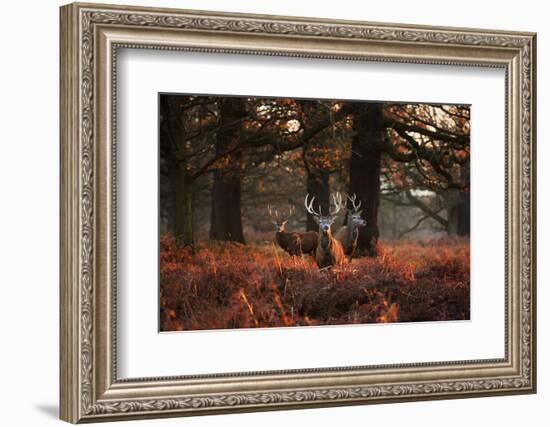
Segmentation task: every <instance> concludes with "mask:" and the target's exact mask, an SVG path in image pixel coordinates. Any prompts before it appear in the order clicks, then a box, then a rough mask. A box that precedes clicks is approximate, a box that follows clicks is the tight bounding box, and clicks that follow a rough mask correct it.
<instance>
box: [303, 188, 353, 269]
mask: <svg viewBox="0 0 550 427" xmlns="http://www.w3.org/2000/svg"><path fill="white" fill-rule="evenodd" d="M308 198H309V194H308V195H306V198H305V201H304V205H305V207H306V210H307V212H308V213H309V214H310V215H312V216H313V219H314V220H315V222H316V223H317V224H318V225H319V238H318V241H317V249H315V262H316V263H317V266H318V267H319V268H328V267H331V266H334V265H341V264H344V263H345V262H346V256H345V254H344V247H343V246H342V243H341V242H340V241H339V240H336V239H335V238H334V236H333V235H332V231H331V227H332V224H333V223H334V220H335V219H336V216H337V215H338V212H340V210H341V209H342V197H341V196H340V193H336V195H332V199H333V202H334V208H333V209H330V210H329V213H328V215H323V214H322V212H321V206H320V205H319V210H318V211H315V209H314V208H313V202H314V201H315V197H313V198H312V199H311V200H310V201H309V202H308Z"/></svg>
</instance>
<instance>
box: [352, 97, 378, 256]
mask: <svg viewBox="0 0 550 427" xmlns="http://www.w3.org/2000/svg"><path fill="white" fill-rule="evenodd" d="M354 110H355V111H354V118H353V131H354V135H353V140H352V146H351V158H350V163H349V193H350V194H357V197H358V199H359V200H361V202H362V209H363V218H364V219H365V220H366V221H367V225H366V227H362V228H360V229H359V239H358V244H357V249H358V252H359V253H364V254H367V255H369V256H376V255H377V242H378V237H379V234H380V233H379V230H378V207H379V205H380V160H381V156H382V145H383V138H384V128H383V112H382V104H377V103H372V104H367V105H358V106H357V107H356V108H355V109H354Z"/></svg>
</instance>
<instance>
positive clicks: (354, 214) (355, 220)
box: [346, 194, 367, 227]
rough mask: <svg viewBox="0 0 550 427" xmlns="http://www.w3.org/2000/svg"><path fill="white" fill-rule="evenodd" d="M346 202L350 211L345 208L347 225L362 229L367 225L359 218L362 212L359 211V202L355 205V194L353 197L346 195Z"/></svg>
mask: <svg viewBox="0 0 550 427" xmlns="http://www.w3.org/2000/svg"><path fill="white" fill-rule="evenodd" d="M348 200H349V201H350V202H351V206H352V208H351V209H348V208H346V210H347V211H348V215H349V216H348V223H349V225H351V226H353V227H364V226H365V225H367V221H365V220H364V219H363V218H361V214H362V213H363V211H362V210H361V200H359V203H357V194H353V196H349V195H348Z"/></svg>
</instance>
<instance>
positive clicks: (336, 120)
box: [158, 93, 470, 332]
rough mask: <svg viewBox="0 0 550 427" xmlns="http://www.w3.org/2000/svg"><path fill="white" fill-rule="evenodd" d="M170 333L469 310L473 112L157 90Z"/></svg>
mask: <svg viewBox="0 0 550 427" xmlns="http://www.w3.org/2000/svg"><path fill="white" fill-rule="evenodd" d="M158 102H159V110H158V111H159V121H158V123H159V153H160V154H159V191H160V197H159V277H160V286H159V293H160V294H159V319H160V325H159V329H160V331H161V332H169V331H191V330H212V329H240V328H268V327H297V326H299V327H307V326H324V325H351V324H368V323H395V322H426V321H457V320H469V319H470V238H469V236H470V106H469V105H458V104H451V103H450V104H429V103H413V102H409V101H407V102H401V101H400V102H398V101H396V102H379V101H368V100H332V99H298V98H282V97H277V98H276V97H272V98H268V97H255V96H232V95H231V96H228V95H202V94H201V95H198V94H171V93H161V94H159V97H158Z"/></svg>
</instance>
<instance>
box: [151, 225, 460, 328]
mask: <svg viewBox="0 0 550 427" xmlns="http://www.w3.org/2000/svg"><path fill="white" fill-rule="evenodd" d="M379 252H380V255H379V256H378V257H376V258H368V257H364V258H357V259H354V260H353V261H352V262H351V263H349V264H346V265H345V266H343V267H341V268H333V269H331V270H329V271H319V269H318V267H317V266H316V264H315V262H314V260H313V258H312V257H310V256H303V257H290V256H289V255H287V254H286V253H285V252H284V251H282V250H281V249H279V248H278V247H276V246H275V244H274V243H271V242H264V243H263V244H248V245H241V244H236V243H216V242H202V243H199V244H198V245H196V247H195V250H194V251H192V250H191V249H189V248H182V247H179V246H178V245H177V244H176V243H175V241H174V240H173V239H172V238H170V237H168V236H162V237H161V251H160V263H161V273H160V304H161V313H160V319H161V325H160V326H161V328H160V329H161V331H183V330H195V329H227V328H255V327H281V326H306V325H338V324H358V323H381V322H421V321H442V320H467V319H469V318H470V246H469V241H468V240H465V239H439V240H435V241H429V242H415V241H382V242H381V243H380V250H379Z"/></svg>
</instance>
